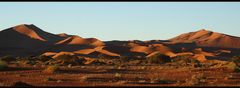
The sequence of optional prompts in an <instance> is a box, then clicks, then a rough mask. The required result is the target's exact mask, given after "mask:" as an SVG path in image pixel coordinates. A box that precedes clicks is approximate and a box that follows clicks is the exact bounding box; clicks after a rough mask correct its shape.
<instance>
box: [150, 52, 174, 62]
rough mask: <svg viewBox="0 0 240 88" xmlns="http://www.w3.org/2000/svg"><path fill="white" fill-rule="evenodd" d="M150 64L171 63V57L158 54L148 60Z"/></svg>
mask: <svg viewBox="0 0 240 88" xmlns="http://www.w3.org/2000/svg"><path fill="white" fill-rule="evenodd" d="M147 60H148V62H149V63H166V62H171V58H170V57H169V56H166V55H163V54H160V53H157V54H155V55H153V56H150V57H148V58H147Z"/></svg>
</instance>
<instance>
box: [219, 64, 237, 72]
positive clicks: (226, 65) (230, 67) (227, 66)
mask: <svg viewBox="0 0 240 88" xmlns="http://www.w3.org/2000/svg"><path fill="white" fill-rule="evenodd" d="M223 67H226V68H227V69H230V70H232V71H235V72H240V68H239V67H238V66H237V64H236V63H234V62H228V63H227V64H225V65H223Z"/></svg>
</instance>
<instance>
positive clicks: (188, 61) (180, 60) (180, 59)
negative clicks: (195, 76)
mask: <svg viewBox="0 0 240 88" xmlns="http://www.w3.org/2000/svg"><path fill="white" fill-rule="evenodd" d="M190 57H191V56H189V55H184V56H177V57H175V58H173V59H172V62H173V63H177V64H178V65H192V66H193V67H200V66H201V63H200V62H199V61H198V60H196V59H193V58H190Z"/></svg>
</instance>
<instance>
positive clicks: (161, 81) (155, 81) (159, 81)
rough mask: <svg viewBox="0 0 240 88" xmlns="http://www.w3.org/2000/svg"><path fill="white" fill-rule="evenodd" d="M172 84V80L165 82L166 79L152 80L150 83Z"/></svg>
mask: <svg viewBox="0 0 240 88" xmlns="http://www.w3.org/2000/svg"><path fill="white" fill-rule="evenodd" d="M171 82H172V81H170V80H164V79H160V78H153V79H150V83H158V84H169V83H171Z"/></svg>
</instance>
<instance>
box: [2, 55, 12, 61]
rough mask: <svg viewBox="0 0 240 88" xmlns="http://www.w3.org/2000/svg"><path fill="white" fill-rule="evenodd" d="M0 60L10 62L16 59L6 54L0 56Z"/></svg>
mask: <svg viewBox="0 0 240 88" xmlns="http://www.w3.org/2000/svg"><path fill="white" fill-rule="evenodd" d="M0 60H3V61H7V62H10V61H16V58H14V57H13V56H10V55H7V56H3V57H1V58H0Z"/></svg>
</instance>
